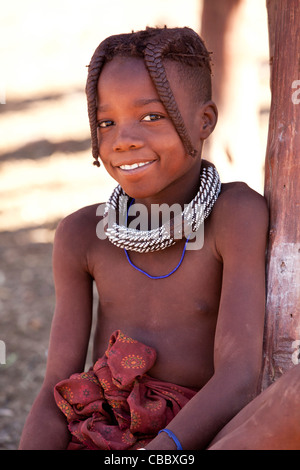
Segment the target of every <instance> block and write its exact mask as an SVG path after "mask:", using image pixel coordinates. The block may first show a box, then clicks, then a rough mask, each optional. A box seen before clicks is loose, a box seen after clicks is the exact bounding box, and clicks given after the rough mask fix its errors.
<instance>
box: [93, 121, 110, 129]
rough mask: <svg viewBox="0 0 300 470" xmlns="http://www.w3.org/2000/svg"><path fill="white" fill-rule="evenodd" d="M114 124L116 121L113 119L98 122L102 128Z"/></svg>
mask: <svg viewBox="0 0 300 470" xmlns="http://www.w3.org/2000/svg"><path fill="white" fill-rule="evenodd" d="M113 125H114V121H111V120H107V121H100V122H98V124H97V126H98V127H100V128H101V129H105V128H107V127H110V126H113Z"/></svg>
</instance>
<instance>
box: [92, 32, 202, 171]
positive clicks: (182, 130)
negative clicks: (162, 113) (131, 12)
mask: <svg viewBox="0 0 300 470" xmlns="http://www.w3.org/2000/svg"><path fill="white" fill-rule="evenodd" d="M116 56H123V57H139V58H142V59H143V60H144V63H145V66H146V68H147V70H148V72H149V75H150V77H151V79H152V81H153V84H154V86H155V88H156V91H157V94H158V96H159V98H160V100H161V101H162V103H163V105H164V107H165V109H166V111H167V113H168V115H169V116H170V119H171V120H172V122H173V124H174V126H175V129H176V131H177V133H178V135H179V137H180V138H181V141H182V143H183V145H184V147H185V150H186V152H187V153H188V154H189V155H192V156H193V157H195V156H196V154H197V151H196V150H195V149H194V148H193V145H192V143H191V140H190V138H189V135H188V132H187V129H186V127H185V124H184V122H183V119H182V116H181V114H180V111H179V109H178V106H177V104H176V101H175V98H174V95H173V93H172V90H171V87H170V84H169V81H168V79H167V75H166V70H165V67H164V63H163V59H164V60H165V61H169V60H172V61H176V62H177V63H178V73H179V74H181V75H182V76H183V77H184V79H185V81H189V83H190V86H191V88H192V90H191V91H192V93H193V94H194V98H195V99H198V98H200V99H201V100H202V101H207V100H209V99H210V98H211V66H210V53H209V52H208V51H207V49H206V47H205V45H204V42H203V41H202V39H201V38H200V37H199V35H198V34H197V33H195V31H193V30H192V29H190V28H167V27H164V28H149V27H147V28H146V29H145V30H142V31H138V32H132V33H129V34H118V35H115V36H110V37H108V38H107V39H105V40H104V41H103V42H101V43H100V44H99V46H98V47H97V49H96V50H95V52H94V54H93V56H92V59H91V62H90V64H89V66H88V77H87V83H86V95H87V103H88V117H89V122H90V129H91V139H92V154H93V157H94V159H95V160H94V165H96V166H100V162H99V143H98V137H97V84H98V80H99V77H100V73H101V71H102V68H103V66H104V64H105V63H106V62H109V61H111V60H112V59H113V58H114V57H116ZM192 82H193V83H192Z"/></svg>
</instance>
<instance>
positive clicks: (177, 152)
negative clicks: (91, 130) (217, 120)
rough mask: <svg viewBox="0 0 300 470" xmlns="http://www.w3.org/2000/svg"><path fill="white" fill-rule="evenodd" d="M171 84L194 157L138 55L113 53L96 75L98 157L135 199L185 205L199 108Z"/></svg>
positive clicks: (193, 175) (193, 177)
mask: <svg viewBox="0 0 300 470" xmlns="http://www.w3.org/2000/svg"><path fill="white" fill-rule="evenodd" d="M175 67H176V66H175ZM171 68H173V66H172V67H171ZM172 75H173V73H171V77H172ZM170 85H171V87H172V90H173V94H174V96H175V99H176V102H177V104H178V107H179V109H180V112H181V114H182V117H183V120H184V122H185V124H186V127H187V130H188V132H189V135H190V138H191V140H192V143H193V144H194V146H195V148H197V150H199V156H198V157H196V158H193V157H191V156H189V155H187V154H186V152H185V149H184V147H183V144H182V142H181V139H180V137H179V135H178V134H177V132H176V129H175V127H174V125H173V123H172V121H171V119H170V118H169V116H168V114H167V112H166V110H165V108H164V106H163V104H162V102H161V101H160V99H159V96H158V94H157V91H156V89H155V87H154V85H153V83H152V81H151V78H150V76H149V74H148V72H147V69H146V67H145V65H144V63H143V60H142V59H138V58H123V57H116V58H114V59H113V60H112V61H111V62H108V63H107V64H106V65H105V66H104V68H103V71H102V73H101V75H100V79H99V83H98V106H97V122H98V141H99V154H100V158H101V160H102V162H103V164H104V166H105V168H106V170H107V171H108V173H109V174H110V175H111V176H112V177H113V178H114V179H115V180H116V181H117V182H118V183H119V184H120V185H121V186H122V188H123V189H124V191H125V192H126V193H127V194H128V195H129V196H131V197H133V198H135V199H136V200H137V199H144V200H145V201H146V200H147V198H148V199H149V201H151V202H157V203H159V202H169V203H172V202H175V201H176V202H181V203H182V204H184V203H186V202H189V200H190V199H191V198H192V197H193V194H192V195H190V194H188V193H194V192H195V189H197V188H198V187H199V173H200V166H201V158H200V154H201V149H202V140H201V136H200V133H199V124H200V121H201V112H199V109H198V108H199V106H198V107H197V106H196V105H191V100H190V99H188V96H187V92H186V91H185V90H184V89H183V87H182V86H179V85H178V84H177V83H176V80H171V81H170ZM183 199H187V200H183Z"/></svg>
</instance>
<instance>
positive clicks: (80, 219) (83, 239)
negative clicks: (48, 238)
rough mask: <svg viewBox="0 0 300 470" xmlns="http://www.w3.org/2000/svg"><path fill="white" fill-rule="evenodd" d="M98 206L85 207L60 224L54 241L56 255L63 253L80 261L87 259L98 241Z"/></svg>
mask: <svg viewBox="0 0 300 470" xmlns="http://www.w3.org/2000/svg"><path fill="white" fill-rule="evenodd" d="M98 206H99V204H93V205H91V206H86V207H83V208H81V209H79V210H77V211H76V212H73V213H72V214H70V215H68V216H66V217H65V218H63V219H62V220H61V221H60V222H59V224H58V226H57V229H56V233H55V239H54V255H55V254H56V253H59V255H60V254H61V253H62V252H63V253H64V256H66V255H67V253H68V254H72V253H73V254H74V256H76V257H77V258H78V259H80V257H81V258H85V257H86V255H87V252H88V250H89V247H90V246H91V245H92V244H93V243H94V242H95V241H96V225H97V222H98V221H99V217H97V215H96V213H97V208H98Z"/></svg>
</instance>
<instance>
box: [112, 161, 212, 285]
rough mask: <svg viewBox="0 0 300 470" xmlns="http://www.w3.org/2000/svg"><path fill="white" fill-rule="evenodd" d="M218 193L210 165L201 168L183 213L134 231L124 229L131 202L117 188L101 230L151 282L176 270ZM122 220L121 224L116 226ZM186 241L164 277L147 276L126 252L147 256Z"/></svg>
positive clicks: (120, 189) (130, 228) (133, 229)
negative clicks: (191, 197)
mask: <svg viewBox="0 0 300 470" xmlns="http://www.w3.org/2000/svg"><path fill="white" fill-rule="evenodd" d="M220 190H221V181H220V177H219V174H218V172H217V170H216V168H215V167H214V166H213V165H209V166H207V167H203V168H202V169H201V173H200V185H199V190H198V192H197V194H196V196H195V197H194V199H193V200H192V201H191V202H190V203H189V204H187V205H186V206H185V208H184V210H183V211H182V212H181V213H180V214H177V215H175V216H174V217H173V218H170V220H168V221H167V222H165V223H164V224H162V225H161V226H159V227H157V228H154V229H152V230H137V229H135V228H132V227H128V226H127V216H128V211H129V207H130V206H131V205H132V203H133V202H134V200H132V199H131V201H130V197H129V196H128V195H127V194H126V193H125V192H124V190H123V189H122V187H121V186H120V185H118V186H117V187H116V188H115V189H114V190H113V192H112V194H111V196H110V198H109V200H108V201H107V203H106V206H105V211H104V218H105V221H106V226H105V228H104V230H105V233H106V236H107V237H108V239H109V241H110V242H111V243H113V244H114V245H115V246H117V247H119V248H123V249H124V250H125V253H126V256H127V259H128V261H129V262H130V264H131V265H132V266H133V267H134V268H136V269H138V270H139V271H141V272H143V273H144V274H146V275H147V276H148V277H151V278H152V279H161V278H162V277H168V276H170V275H171V274H173V272H174V271H176V270H177V269H178V268H179V266H180V264H181V262H182V260H183V256H184V253H185V249H186V245H187V242H188V240H189V238H190V236H191V235H192V233H193V232H197V230H198V229H199V227H200V225H201V224H202V223H203V222H204V220H205V219H206V218H207V217H208V216H209V214H210V212H211V210H212V208H213V206H214V204H215V202H216V200H217V198H218V195H219V193H220ZM120 220H121V221H122V223H118V222H120ZM183 237H185V238H186V243H185V246H184V251H183V254H182V257H181V260H180V262H179V264H178V265H177V267H176V268H175V269H174V270H172V271H171V272H170V273H169V274H167V275H165V276H150V275H148V274H147V273H146V272H145V271H142V270H140V269H139V268H137V267H136V266H135V265H133V263H132V262H131V260H130V258H129V255H128V253H127V251H137V252H139V253H148V252H151V251H159V250H164V249H165V248H168V247H169V246H172V245H174V243H176V241H178V240H180V239H182V238H183Z"/></svg>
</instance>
